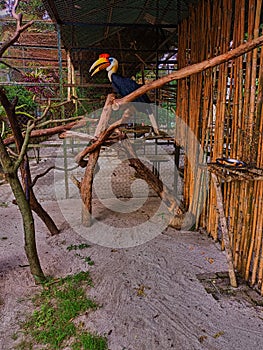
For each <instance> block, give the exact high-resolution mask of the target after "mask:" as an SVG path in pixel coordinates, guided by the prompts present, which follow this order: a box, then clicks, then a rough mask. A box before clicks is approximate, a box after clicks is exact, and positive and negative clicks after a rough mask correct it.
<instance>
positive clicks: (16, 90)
mask: <svg viewBox="0 0 263 350" xmlns="http://www.w3.org/2000/svg"><path fill="white" fill-rule="evenodd" d="M5 91H6V95H7V98H8V99H9V100H10V101H12V100H14V98H15V97H17V98H18V106H21V105H23V108H21V111H22V112H27V113H29V114H34V111H35V109H36V107H37V103H36V102H35V101H34V99H33V96H34V95H33V93H32V92H30V91H28V90H27V89H25V88H24V87H23V86H6V87H5Z"/></svg>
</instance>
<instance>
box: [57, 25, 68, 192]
mask: <svg viewBox="0 0 263 350" xmlns="http://www.w3.org/2000/svg"><path fill="white" fill-rule="evenodd" d="M57 41H58V64H59V97H60V101H61V102H63V98H64V96H63V66H62V45H61V30H60V25H59V24H57ZM61 108H62V109H61V112H62V118H64V117H65V115H64V112H65V110H64V106H61ZM63 156H64V181H65V196H66V198H69V183H68V160H67V140H66V139H64V140H63Z"/></svg>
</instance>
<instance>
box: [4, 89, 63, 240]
mask: <svg viewBox="0 0 263 350" xmlns="http://www.w3.org/2000/svg"><path fill="white" fill-rule="evenodd" d="M0 100H1V103H2V105H3V107H4V108H5V110H6V113H7V117H8V120H9V122H10V125H11V128H12V131H13V135H14V141H15V144H16V148H17V152H18V153H20V151H21V148H22V145H23V142H24V138H23V135H22V131H21V129H20V127H19V125H18V122H17V119H16V114H15V107H16V104H17V99H15V100H14V101H13V102H12V103H11V102H10V101H9V100H8V98H7V97H6V95H5V92H4V91H3V90H0ZM20 171H21V176H22V181H23V187H24V191H25V194H26V199H27V200H28V201H29V202H30V205H31V208H32V209H33V211H34V212H35V213H36V214H37V215H38V216H39V217H40V219H41V220H42V221H43V222H44V223H45V225H46V226H47V228H48V230H49V232H50V233H51V235H55V234H58V233H59V229H58V228H57V226H56V224H55V222H54V221H53V219H52V218H51V217H50V215H49V214H48V213H47V212H46V211H45V210H44V208H43V207H42V206H41V204H40V203H39V202H38V201H37V199H36V196H35V194H34V192H33V188H32V186H31V185H32V178H31V172H30V166H29V160H28V157H27V155H25V157H24V160H23V162H22V163H21V165H20Z"/></svg>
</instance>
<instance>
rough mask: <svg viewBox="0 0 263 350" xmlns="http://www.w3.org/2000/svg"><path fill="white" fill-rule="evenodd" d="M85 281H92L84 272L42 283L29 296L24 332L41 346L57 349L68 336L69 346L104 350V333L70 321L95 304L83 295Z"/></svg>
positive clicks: (86, 283) (92, 307)
mask: <svg viewBox="0 0 263 350" xmlns="http://www.w3.org/2000/svg"><path fill="white" fill-rule="evenodd" d="M87 285H89V286H91V285H92V281H91V278H90V276H89V273H88V272H80V273H78V274H76V275H72V276H67V277H65V278H61V279H58V280H50V281H49V282H46V283H44V284H43V291H42V292H41V293H40V294H38V295H36V296H35V298H34V300H33V302H34V304H35V306H36V310H35V311H34V312H33V314H32V315H31V316H30V317H29V319H28V321H27V322H26V323H25V324H24V325H23V328H24V330H25V333H26V335H29V336H30V337H31V338H32V339H33V341H34V342H36V343H37V344H45V345H46V346H45V349H61V348H63V346H64V345H66V342H67V341H69V340H70V342H73V345H74V347H72V349H76V350H77V349H87V350H106V349H107V340H106V339H105V338H104V337H100V336H97V335H92V334H90V333H88V332H86V331H84V330H82V329H81V327H78V326H76V325H75V324H74V322H73V321H74V319H75V318H76V317H77V316H79V315H80V314H82V313H84V312H85V311H87V310H90V309H95V308H97V305H96V304H95V303H94V302H93V301H92V300H90V299H89V298H87V296H86V293H85V290H84V286H87ZM73 345H72V346H73ZM20 349H23V347H21V348H20Z"/></svg>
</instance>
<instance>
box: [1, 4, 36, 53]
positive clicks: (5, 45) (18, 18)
mask: <svg viewBox="0 0 263 350" xmlns="http://www.w3.org/2000/svg"><path fill="white" fill-rule="evenodd" d="M18 4H19V0H15V3H14V5H13V7H12V16H13V17H14V19H16V31H15V33H14V34H13V36H12V38H11V39H8V40H7V41H5V42H4V43H3V44H2V46H1V47H0V57H2V56H3V54H4V53H5V51H6V50H7V49H8V48H9V47H10V46H12V45H13V44H14V43H15V42H16V41H17V39H18V38H19V37H20V35H21V34H22V33H23V32H24V31H25V30H27V28H29V27H30V26H32V24H33V23H34V21H29V22H27V23H26V24H24V25H23V24H22V18H23V15H22V13H19V14H17V13H16V8H17V6H18Z"/></svg>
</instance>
